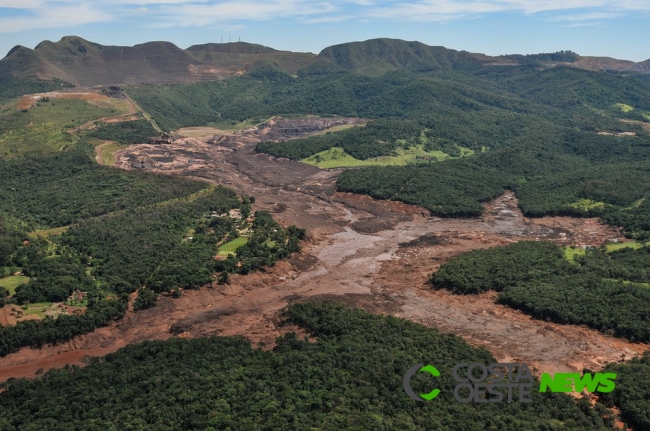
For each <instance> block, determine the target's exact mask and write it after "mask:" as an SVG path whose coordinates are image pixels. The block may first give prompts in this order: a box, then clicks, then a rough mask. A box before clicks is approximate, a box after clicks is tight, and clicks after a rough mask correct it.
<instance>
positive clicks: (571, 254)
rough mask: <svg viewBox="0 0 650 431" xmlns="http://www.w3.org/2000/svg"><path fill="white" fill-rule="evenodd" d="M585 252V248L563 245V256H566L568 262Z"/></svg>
mask: <svg viewBox="0 0 650 431" xmlns="http://www.w3.org/2000/svg"><path fill="white" fill-rule="evenodd" d="M586 252H587V251H586V250H585V249H583V248H581V247H575V248H571V247H564V257H566V259H567V260H568V261H569V262H573V261H574V260H575V258H576V256H582V255H584V254H585V253H586Z"/></svg>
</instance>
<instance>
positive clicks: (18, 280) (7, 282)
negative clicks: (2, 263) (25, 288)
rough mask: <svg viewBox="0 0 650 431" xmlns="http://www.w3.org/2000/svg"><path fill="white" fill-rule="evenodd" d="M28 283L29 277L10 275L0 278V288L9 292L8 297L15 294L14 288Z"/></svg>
mask: <svg viewBox="0 0 650 431" xmlns="http://www.w3.org/2000/svg"><path fill="white" fill-rule="evenodd" d="M28 281H29V277H25V276H24V275H11V276H9V277H5V278H0V287H4V288H5V289H7V290H8V291H9V294H10V295H13V294H14V293H16V288H17V287H18V286H21V285H23V284H25V283H27V282H28Z"/></svg>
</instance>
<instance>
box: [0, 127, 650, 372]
mask: <svg viewBox="0 0 650 431" xmlns="http://www.w3.org/2000/svg"><path fill="white" fill-rule="evenodd" d="M333 121H336V122H339V124H342V123H341V121H343V122H345V121H359V120H358V119H341V118H335V119H294V120H290V119H279V120H275V121H274V123H273V124H268V123H267V124H266V125H264V126H261V127H259V128H254V129H249V130H245V131H240V132H236V133H232V134H229V135H222V136H218V137H216V138H214V139H212V138H206V139H196V138H184V139H179V140H176V141H174V142H173V143H172V144H163V145H138V146H133V147H130V148H128V149H127V150H124V151H121V152H119V153H117V155H116V165H117V166H122V167H124V168H126V169H134V168H143V167H144V169H148V170H153V171H158V172H166V173H170V174H178V175H186V176H190V177H195V178H201V179H204V180H207V181H210V182H214V183H219V184H223V185H226V186H228V187H232V188H234V189H235V190H236V191H237V192H239V193H244V194H247V195H251V196H254V197H255V198H256V201H255V209H265V210H269V211H271V212H273V213H274V216H275V217H276V218H277V219H278V220H279V221H280V222H282V223H285V224H296V225H297V226H300V227H304V228H306V229H307V232H308V242H307V243H306V244H304V247H303V251H302V252H301V253H298V254H296V255H294V256H293V257H292V258H291V259H289V260H286V261H282V262H278V263H277V264H276V265H275V267H273V268H269V269H267V270H266V271H259V272H257V273H254V274H251V275H247V276H244V277H242V276H233V277H232V279H231V284H229V285H226V286H218V287H215V288H203V289H201V290H198V291H185V292H183V295H182V297H181V298H179V299H171V298H161V299H160V300H159V305H158V306H156V307H155V308H152V309H149V310H144V311H141V312H138V313H130V312H129V313H128V314H127V316H126V317H125V318H124V319H123V320H122V321H120V322H117V323H115V324H113V325H112V326H110V327H106V328H101V329H98V330H96V331H95V332H93V333H90V334H86V335H83V336H79V337H77V338H75V339H74V340H72V341H69V342H67V343H63V344H60V345H57V346H47V347H45V348H43V349H41V350H36V349H22V350H21V351H19V352H17V353H14V354H11V355H8V356H6V357H4V358H0V381H2V380H6V379H7V378H9V377H21V376H33V375H34V373H35V372H36V371H37V370H39V369H40V368H43V369H47V368H51V367H54V366H62V365H63V364H65V363H77V364H81V363H82V361H81V359H82V358H83V356H85V355H90V356H97V355H103V354H106V353H108V352H112V351H115V350H117V349H119V348H120V347H123V346H125V345H127V344H129V343H134V342H139V341H144V340H153V339H166V338H169V337H172V336H183V337H197V336H205V335H209V334H219V335H225V336H227V335H244V336H246V337H248V338H250V339H251V340H252V342H253V343H258V342H264V343H265V344H266V345H267V346H271V345H273V343H274V341H275V338H276V337H277V336H279V335H281V334H282V333H285V332H287V331H288V330H289V328H287V327H284V326H282V322H281V319H280V317H279V313H280V310H281V309H282V308H283V307H285V306H286V305H288V304H290V303H292V302H296V301H308V300H314V299H330V300H335V301H342V302H346V303H348V304H350V305H353V306H356V307H360V308H363V309H366V310H369V311H371V312H374V313H384V314H391V315H395V316H399V317H404V318H407V319H410V320H412V321H415V322H419V323H422V324H424V325H426V326H429V327H435V328H438V329H439V330H441V331H443V332H451V333H454V334H457V335H460V336H462V337H463V338H465V339H466V340H467V341H468V342H469V343H470V344H472V345H474V346H482V347H485V348H487V349H488V350H489V351H490V352H492V354H494V356H495V357H496V358H497V359H498V360H499V361H500V362H504V361H525V362H527V363H528V364H529V366H531V369H532V368H533V367H534V368H536V369H537V370H538V372H541V371H545V372H555V371H570V370H572V371H575V370H580V371H581V370H582V368H583V367H588V368H591V369H599V368H600V367H601V366H602V365H603V364H604V363H605V362H611V361H617V360H620V359H621V357H622V355H625V356H626V357H627V358H630V357H632V356H633V355H635V354H636V353H639V352H642V351H644V350H646V349H648V347H649V346H648V345H643V344H636V343H630V342H628V341H626V340H624V339H619V338H614V337H610V336H607V335H604V334H601V333H599V332H597V331H595V330H592V329H588V328H586V327H581V326H574V325H558V324H554V323H548V322H544V321H541V320H535V319H532V318H530V317H529V316H527V315H525V314H523V313H521V312H518V311H516V310H513V309H510V308H508V307H505V306H503V305H500V304H497V303H495V295H494V294H493V293H487V294H482V295H477V296H457V295H453V294H450V293H448V292H446V291H434V290H432V289H431V287H430V285H429V284H428V283H427V281H428V277H429V275H430V274H431V273H432V272H433V271H435V270H436V269H437V268H438V267H439V266H440V264H441V263H442V262H444V261H446V260H448V259H450V258H451V257H453V256H456V255H458V254H460V253H464V252H467V251H470V250H473V249H477V248H485V247H494V246H500V245H506V244H509V243H511V242H515V241H521V240H551V241H554V242H556V243H558V244H568V245H572V244H575V245H594V246H597V245H600V244H602V243H603V242H604V241H606V240H614V239H616V240H621V239H622V238H621V237H620V235H619V234H618V233H617V232H616V231H615V230H613V229H611V228H609V227H607V226H603V225H600V224H598V223H597V221H596V220H595V219H573V218H569V217H545V218H540V219H534V220H533V219H527V218H525V217H523V215H522V214H521V211H520V210H519V209H518V207H517V201H516V198H515V197H514V195H513V194H512V193H505V194H504V195H503V196H501V197H500V198H498V199H496V200H495V201H493V202H490V203H488V204H486V205H485V212H484V216H483V217H481V218H479V219H441V218H437V217H430V216H429V215H428V213H427V211H425V210H423V209H421V208H418V207H414V206H410V205H405V204H402V203H399V202H391V201H377V200H374V199H371V198H368V197H365V196H359V195H353V194H347V193H337V192H336V191H335V181H336V178H337V176H338V174H339V172H340V171H339V170H320V169H318V168H316V167H313V166H309V165H304V164H301V163H295V162H291V161H288V160H283V159H276V158H273V157H270V156H268V155H265V154H256V153H255V152H254V147H255V143H257V142H259V141H261V140H271V138H272V139H274V140H278V139H286V138H288V137H294V136H296V135H298V136H299V135H301V134H303V133H304V134H307V133H313V132H315V131H319V130H322V129H326V128H328V127H332V125H336V124H332V123H331V122H333ZM293 126H295V128H294V129H292V127H293ZM293 329H295V328H291V330H293Z"/></svg>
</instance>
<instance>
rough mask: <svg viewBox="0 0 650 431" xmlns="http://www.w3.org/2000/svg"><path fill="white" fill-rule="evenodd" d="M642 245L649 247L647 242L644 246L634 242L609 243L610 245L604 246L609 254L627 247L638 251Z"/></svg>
mask: <svg viewBox="0 0 650 431" xmlns="http://www.w3.org/2000/svg"><path fill="white" fill-rule="evenodd" d="M644 245H650V242H647V243H645V244H644V243H641V242H636V241H629V242H615V243H611V244H606V245H605V249H606V250H607V253H611V252H613V251H616V250H621V249H623V248H627V247H630V248H633V249H635V250H638V249H640V248H641V247H643V246H644Z"/></svg>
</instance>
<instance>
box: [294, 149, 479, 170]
mask: <svg viewBox="0 0 650 431" xmlns="http://www.w3.org/2000/svg"><path fill="white" fill-rule="evenodd" d="M396 152H397V155H395V156H381V157H374V158H370V159H367V160H359V159H355V158H354V157H352V156H351V155H349V154H348V153H346V152H345V150H344V149H343V148H340V147H333V148H330V149H329V150H326V151H321V152H320V153H318V154H314V155H313V156H310V157H307V158H306V159H303V160H301V161H302V162H303V163H307V164H310V165H314V166H318V167H319V168H324V169H330V168H345V167H358V166H404V165H408V164H416V163H425V164H426V163H429V161H432V162H439V161H442V160H447V159H452V158H453V157H451V156H450V155H449V154H446V153H443V152H442V151H438V150H434V151H424V145H415V146H412V147H411V148H409V149H406V150H405V149H403V148H398V149H397V150H396ZM461 153H462V155H461V157H466V156H471V155H472V154H474V151H473V150H470V149H469V148H461ZM418 157H430V158H431V160H426V159H418Z"/></svg>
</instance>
